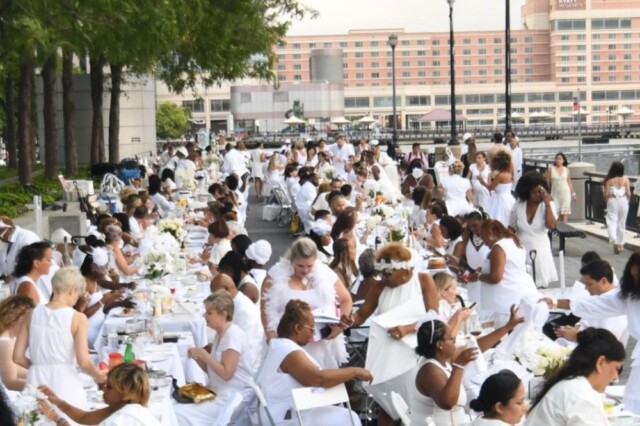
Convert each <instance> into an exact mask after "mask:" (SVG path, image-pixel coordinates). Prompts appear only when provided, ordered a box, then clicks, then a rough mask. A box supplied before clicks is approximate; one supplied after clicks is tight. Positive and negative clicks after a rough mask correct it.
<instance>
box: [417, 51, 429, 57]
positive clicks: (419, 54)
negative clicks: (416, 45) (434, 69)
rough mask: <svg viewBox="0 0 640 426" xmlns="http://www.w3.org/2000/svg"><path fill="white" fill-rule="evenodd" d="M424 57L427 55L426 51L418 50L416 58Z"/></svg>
mask: <svg viewBox="0 0 640 426" xmlns="http://www.w3.org/2000/svg"><path fill="white" fill-rule="evenodd" d="M426 55H427V51H426V50H418V56H426Z"/></svg>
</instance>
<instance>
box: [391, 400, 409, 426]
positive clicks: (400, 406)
mask: <svg viewBox="0 0 640 426" xmlns="http://www.w3.org/2000/svg"><path fill="white" fill-rule="evenodd" d="M391 404H393V408H394V409H395V410H396V412H397V413H398V415H399V416H400V420H401V421H402V424H403V425H404V426H411V419H410V418H409V406H408V405H407V403H406V402H405V400H404V398H402V396H400V394H399V393H397V392H391Z"/></svg>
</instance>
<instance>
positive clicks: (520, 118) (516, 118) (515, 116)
mask: <svg viewBox="0 0 640 426" xmlns="http://www.w3.org/2000/svg"><path fill="white" fill-rule="evenodd" d="M506 118H507V116H506V115H505V114H500V115H499V116H498V121H504V120H505V119H506ZM511 120H512V121H523V120H524V116H523V115H522V114H520V113H519V112H512V113H511Z"/></svg>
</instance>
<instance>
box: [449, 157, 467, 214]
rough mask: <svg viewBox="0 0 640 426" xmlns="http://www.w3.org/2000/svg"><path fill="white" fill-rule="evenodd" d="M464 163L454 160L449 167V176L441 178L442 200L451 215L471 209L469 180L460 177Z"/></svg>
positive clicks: (465, 212)
mask: <svg viewBox="0 0 640 426" xmlns="http://www.w3.org/2000/svg"><path fill="white" fill-rule="evenodd" d="M463 171H464V164H463V163H462V161H459V160H458V161H456V162H455V163H453V164H452V165H451V167H449V176H447V177H446V178H443V179H442V187H443V188H444V201H445V203H446V205H447V211H448V212H449V215H451V216H463V215H465V214H467V213H469V212H470V211H471V210H472V209H473V204H472V203H473V191H472V189H471V182H469V180H468V179H465V178H463V177H462V172H463Z"/></svg>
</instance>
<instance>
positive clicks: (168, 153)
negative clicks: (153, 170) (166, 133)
mask: <svg viewBox="0 0 640 426" xmlns="http://www.w3.org/2000/svg"><path fill="white" fill-rule="evenodd" d="M173 154H174V153H173V145H171V144H170V143H169V142H167V143H165V144H164V145H163V147H162V154H160V160H159V165H160V167H161V168H163V169H164V168H165V167H166V165H167V163H168V162H169V160H171V158H172V157H173Z"/></svg>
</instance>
